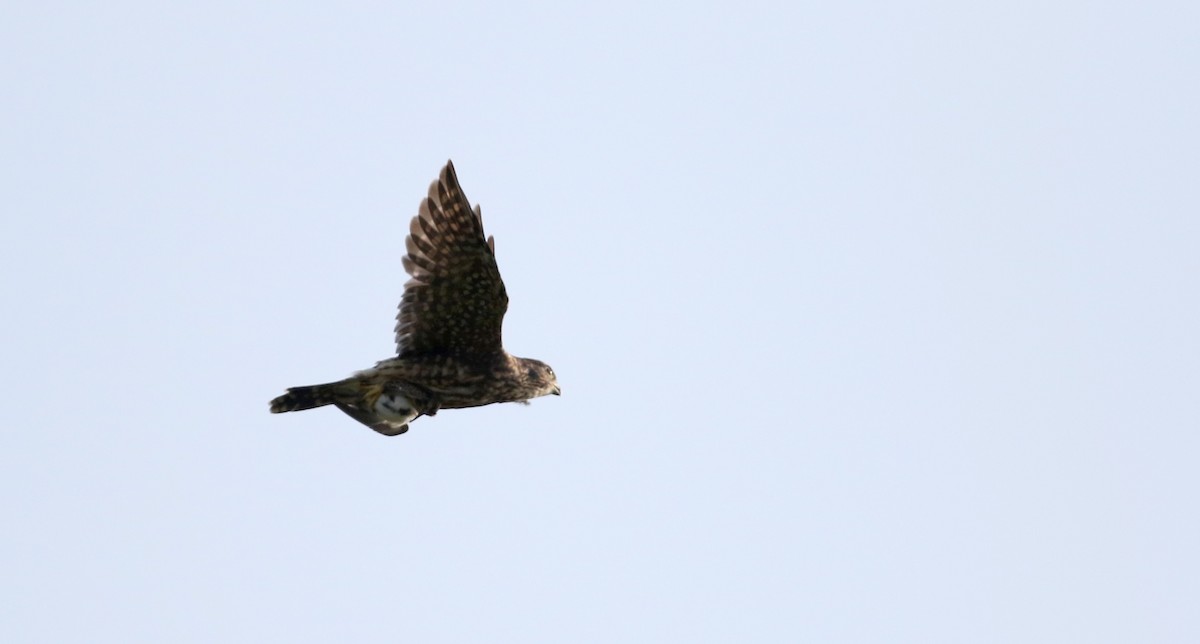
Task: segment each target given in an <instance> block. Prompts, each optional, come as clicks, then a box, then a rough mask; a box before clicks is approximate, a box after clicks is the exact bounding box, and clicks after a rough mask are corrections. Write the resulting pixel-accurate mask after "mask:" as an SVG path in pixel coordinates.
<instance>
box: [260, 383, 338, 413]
mask: <svg viewBox="0 0 1200 644" xmlns="http://www.w3.org/2000/svg"><path fill="white" fill-rule="evenodd" d="M344 385H345V381H342V382H331V383H327V384H324V385H312V386H308V387H288V390H287V393H285V394H284V395H282V396H280V397H278V398H276V399H275V400H272V401H271V413H272V414H281V413H283V412H285V411H303V410H305V409H313V408H314V407H324V406H325V405H332V404H334V403H336V402H339V401H341V399H342V398H344V397H345V395H346V392H345V391H344V389H345V387H344Z"/></svg>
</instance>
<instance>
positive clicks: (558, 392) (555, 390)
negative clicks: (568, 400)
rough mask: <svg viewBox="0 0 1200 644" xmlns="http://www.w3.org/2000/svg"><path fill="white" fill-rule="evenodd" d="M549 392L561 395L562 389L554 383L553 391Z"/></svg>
mask: <svg viewBox="0 0 1200 644" xmlns="http://www.w3.org/2000/svg"><path fill="white" fill-rule="evenodd" d="M550 393H552V394H554V395H555V396H561V395H562V389H559V388H558V386H557V385H555V387H554V391H552V392H550Z"/></svg>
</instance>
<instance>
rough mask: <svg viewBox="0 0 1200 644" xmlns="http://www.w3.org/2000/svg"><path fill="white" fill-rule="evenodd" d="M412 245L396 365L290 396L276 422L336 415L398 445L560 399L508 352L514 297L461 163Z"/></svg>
mask: <svg viewBox="0 0 1200 644" xmlns="http://www.w3.org/2000/svg"><path fill="white" fill-rule="evenodd" d="M405 244H406V246H407V247H408V253H407V254H406V255H405V256H404V260H403V261H404V270H405V271H407V272H408V274H409V275H410V276H411V277H412V279H410V280H408V283H407V284H405V285H404V295H403V297H401V299H400V313H399V314H398V315H397V316H396V349H397V351H396V353H397V355H396V357H394V358H388V359H386V360H382V361H380V362H378V363H376V364H375V366H374V367H372V368H370V369H366V370H364V371H360V372H358V373H356V374H354V375H353V376H350V377H349V378H346V379H345V380H339V381H337V382H331V383H327V384H324V385H312V386H308V387H291V388H290V389H288V390H287V393H285V394H283V395H282V396H280V397H278V398H276V399H275V400H272V401H271V413H273V414H278V413H282V412H285V411H301V410H304V409H312V408H314V407H322V406H325V405H335V406H336V407H337V408H338V409H340V410H342V411H344V412H346V414H347V415H349V416H350V417H351V418H353V419H354V420H357V421H358V422H360V423H362V424H364V425H366V426H367V427H370V428H371V429H373V430H375V431H377V432H379V433H380V434H384V435H386V436H396V435H398V434H403V433H404V432H406V431H408V424H409V423H410V422H412V421H413V420H415V419H416V418H418V417H420V416H432V415H434V414H436V413H437V411H438V410H439V409H458V408H461V407H478V406H480V405H490V404H492V403H501V402H520V403H525V402H527V401H528V400H530V399H531V398H537V397H538V396H545V395H547V394H554V395H556V396H557V395H559V393H560V390H559V388H558V381H557V380H555V377H554V371H553V370H552V369H551V368H550V365H548V364H546V363H544V362H541V361H539V360H533V359H532V358H518V357H516V356H512V355H509V353H508V352H507V351H505V350H504V346H503V344H502V343H501V340H500V326H501V324H502V323H503V322H504V312H505V311H507V310H508V294H507V293H506V292H505V290H504V281H503V280H501V279H500V269H499V268H498V267H497V266H496V255H495V243H494V241H493V239H492V238H491V237H484V234H483V218H482V214H481V212H480V210H479V206H475V208H474V209H472V208H471V204H470V202H468V201H467V197H466V195H464V194H463V191H462V188H461V187H460V186H459V185H458V177H457V176H456V175H455V174H454V164H453V163H451V162H447V163H446V167H445V168H443V169H442V173H441V176H440V177H438V179H437V180H436V181H434V182H433V183H432V184H431V185H430V186H429V196H428V197H426V198H425V199H424V200H423V201H422V202H421V209H420V211H419V212H418V213H417V216H416V217H413V220H412V224H411V225H410V226H409V235H408V238H407V239H406V240H405Z"/></svg>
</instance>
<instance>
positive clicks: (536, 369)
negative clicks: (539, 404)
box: [517, 358, 562, 398]
mask: <svg viewBox="0 0 1200 644" xmlns="http://www.w3.org/2000/svg"><path fill="white" fill-rule="evenodd" d="M517 369H518V372H517V373H518V375H519V377H520V378H521V384H522V385H523V386H524V389H525V391H526V393H528V394H529V397H530V398H537V397H538V396H549V395H550V394H554V395H555V396H558V395H560V394H561V393H562V390H561V389H559V388H558V379H557V378H555V377H554V370H553V369H551V368H550V365H548V364H546V363H545V362H542V361H541V360H534V359H533V358H519V359H518V360H517Z"/></svg>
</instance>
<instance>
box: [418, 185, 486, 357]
mask: <svg viewBox="0 0 1200 644" xmlns="http://www.w3.org/2000/svg"><path fill="white" fill-rule="evenodd" d="M405 244H406V246H407V247H408V254H407V255H405V257H404V270H405V271H407V272H408V274H409V275H411V276H412V279H410V280H409V281H408V283H407V284H405V285H404V296H403V297H402V298H401V300H400V312H399V314H398V315H397V316H396V349H397V353H399V355H401V356H416V355H445V356H454V357H456V358H459V359H463V360H470V359H472V358H476V357H478V358H480V359H483V358H485V357H489V356H493V355H495V354H496V353H497V352H499V351H502V350H503V348H502V344H501V340H500V327H501V324H502V323H503V322H504V312H505V311H507V310H508V294H507V293H506V292H505V290H504V282H503V280H501V279H500V269H499V268H498V267H497V266H496V255H495V253H494V251H493V249H494V245H493V241H492V239H491V238H485V237H484V235H483V218H482V215H481V212H480V210H479V207H478V206H476V207H475V209H474V210H472V209H471V204H470V202H468V201H467V197H466V195H464V194H463V191H462V188H461V187H460V186H459V185H458V177H457V176H456V175H455V173H454V164H453V163H451V162H446V167H445V168H443V169H442V173H441V176H440V177H439V178H438V180H437V181H434V182H433V183H432V184H431V185H430V186H429V196H428V197H427V198H426V199H425V200H424V201H422V202H421V209H420V212H419V213H418V214H417V216H416V217H413V220H412V224H411V225H410V226H409V235H408V239H406V240H405Z"/></svg>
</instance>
